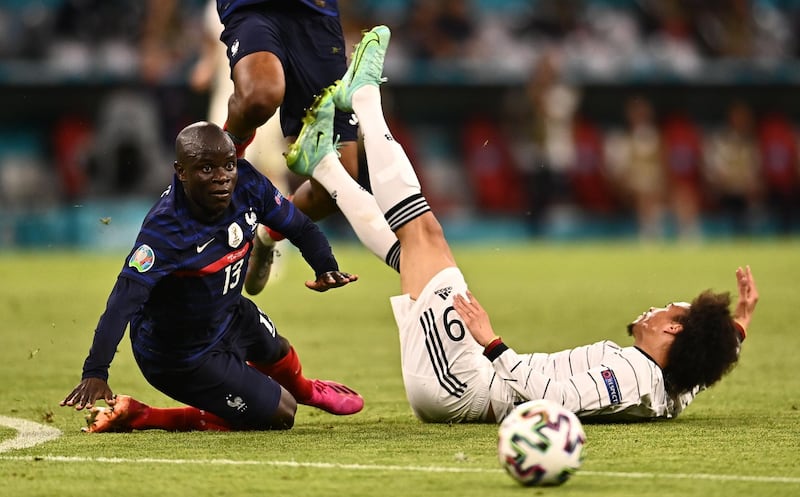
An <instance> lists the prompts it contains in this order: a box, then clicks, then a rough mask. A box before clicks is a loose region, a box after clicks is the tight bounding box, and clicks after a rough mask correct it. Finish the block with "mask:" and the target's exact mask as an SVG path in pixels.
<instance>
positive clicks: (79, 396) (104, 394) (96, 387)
mask: <svg viewBox="0 0 800 497" xmlns="http://www.w3.org/2000/svg"><path fill="white" fill-rule="evenodd" d="M99 399H103V400H105V401H106V404H108V405H110V406H113V405H114V392H112V391H111V387H109V386H108V382H107V381H106V380H103V379H100V378H86V379H84V380H81V382H80V383H78V386H76V387H75V388H74V389H73V390H72V392H70V393H69V395H67V396H66V397H65V398H64V400H62V401H61V402H59V405H61V406H70V407H71V406H75V409H77V410H78V411H80V410H81V409H83V408H84V407H86V408H87V409H91V408H92V407H94V403H95V402H97V401H98V400H99Z"/></svg>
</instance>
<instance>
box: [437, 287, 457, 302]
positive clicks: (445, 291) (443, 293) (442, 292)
mask: <svg viewBox="0 0 800 497" xmlns="http://www.w3.org/2000/svg"><path fill="white" fill-rule="evenodd" d="M433 293H435V294H436V295H438V296H440V297H441V298H442V300H447V297H449V296H450V294H451V293H453V287H451V286H447V287H444V288H440V289H438V290H434V291H433Z"/></svg>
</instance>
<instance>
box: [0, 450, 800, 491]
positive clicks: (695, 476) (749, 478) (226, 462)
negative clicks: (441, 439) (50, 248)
mask: <svg viewBox="0 0 800 497" xmlns="http://www.w3.org/2000/svg"><path fill="white" fill-rule="evenodd" d="M0 460H2V461H47V462H66V463H72V462H75V463H107V464H178V465H181V464H197V465H209V466H272V467H286V468H314V469H344V470H353V471H399V472H417V473H501V472H502V470H501V469H487V468H458V467H454V466H392V465H382V464H339V463H326V462H299V461H253V460H234V459H158V458H150V457H144V458H137V459H129V458H124V457H78V456H0ZM577 474H578V475H585V476H601V477H604V478H608V477H612V478H635V479H645V478H652V479H657V478H666V479H671V480H712V481H737V482H755V483H788V484H794V485H796V484H800V478H797V477H791V476H753V475H714V474H708V473H626V472H618V471H587V470H579V471H578V473H577Z"/></svg>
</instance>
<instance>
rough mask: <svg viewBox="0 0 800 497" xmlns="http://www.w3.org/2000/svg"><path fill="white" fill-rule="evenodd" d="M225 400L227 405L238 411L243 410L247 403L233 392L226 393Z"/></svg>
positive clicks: (245, 408)
mask: <svg viewBox="0 0 800 497" xmlns="http://www.w3.org/2000/svg"><path fill="white" fill-rule="evenodd" d="M225 400H226V402H227V403H228V407H232V408H234V409H236V410H237V411H239V412H245V411H246V410H247V403H246V402H245V401H244V399H242V398H241V397H239V396H238V395H237V396H234V395H233V394H228V395H227V397H225Z"/></svg>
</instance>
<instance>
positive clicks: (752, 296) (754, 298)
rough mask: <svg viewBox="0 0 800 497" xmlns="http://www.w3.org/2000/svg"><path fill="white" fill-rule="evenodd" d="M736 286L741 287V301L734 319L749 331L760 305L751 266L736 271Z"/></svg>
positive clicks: (734, 312)
mask: <svg viewBox="0 0 800 497" xmlns="http://www.w3.org/2000/svg"><path fill="white" fill-rule="evenodd" d="M736 284H737V286H738V287H739V301H738V302H737V303H736V309H734V311H733V319H734V320H735V321H736V322H737V323H739V324H740V325H741V326H742V328H744V329H745V331H747V330H748V329H749V327H750V320H751V319H752V317H753V311H755V309H756V304H757V303H758V288H756V280H755V279H753V273H752V271H750V266H745V267H744V269H742V268H737V269H736Z"/></svg>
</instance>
